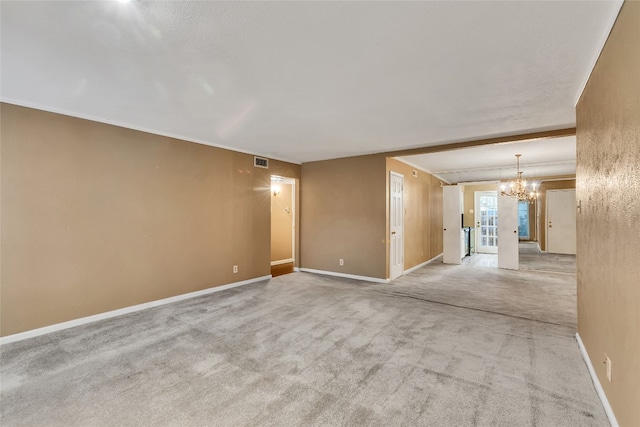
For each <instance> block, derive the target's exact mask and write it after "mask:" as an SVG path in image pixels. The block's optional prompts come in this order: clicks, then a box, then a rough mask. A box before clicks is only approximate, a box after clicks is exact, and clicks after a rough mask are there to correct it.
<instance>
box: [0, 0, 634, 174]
mask: <svg viewBox="0 0 640 427" xmlns="http://www.w3.org/2000/svg"><path fill="white" fill-rule="evenodd" d="M621 4H622V1H621V0H613V1H553V2H540V1H534V2H523V1H510V2H504V1H499V2H489V1H467V2H465V1H461V2H456V1H445V2H391V1H388V2H205V1H202V2H155V1H153V2H152V1H141V2H133V3H128V4H124V3H120V2H116V1H68V2H59V1H45V2H25V1H18V2H12V1H2V2H1V5H0V7H1V48H2V52H1V53H2V63H1V71H2V77H1V87H0V89H1V90H0V94H1V98H2V100H3V101H6V102H11V103H15V104H19V105H26V106H33V107H36V108H41V109H45V110H49V111H55V112H62V113H66V114H70V115H74V116H78V117H85V118H91V119H94V120H98V121H102V122H107V123H114V124H119V125H123V126H126V127H130V128H134V129H140V130H147V131H151V132H154V133H158V134H162V135H169V136H176V137H180V138H183V139H187V140H191V141H196V142H201V143H205V144H210V145H216V146H222V147H230V148H233V149H236V150H239V151H246V152H252V153H256V154H262V155H266V156H270V157H275V158H280V159H285V160H291V161H294V162H298V163H300V162H308V161H313V160H321V159H327V158H335V157H345V156H351V155H358V154H365V153H373V152H384V151H392V150H397V149H404V148H413V147H422V146H431V145H437V144H440V143H444V142H454V141H463V140H470V139H477V138H484V137H489V136H499V135H513V134H518V133H526V132H531V131H537V130H549V129H558V128H564V127H571V126H574V124H575V113H574V103H575V101H576V99H577V97H578V95H579V93H580V91H581V87H582V85H583V84H584V82H585V80H586V78H587V76H588V74H589V73H590V70H591V67H592V65H593V63H594V61H595V59H596V58H597V55H598V53H599V52H600V49H601V47H602V45H603V43H604V40H605V39H606V37H607V35H608V33H609V31H610V28H611V26H612V24H613V22H614V19H615V16H616V15H617V13H618V11H619V9H620V6H621Z"/></svg>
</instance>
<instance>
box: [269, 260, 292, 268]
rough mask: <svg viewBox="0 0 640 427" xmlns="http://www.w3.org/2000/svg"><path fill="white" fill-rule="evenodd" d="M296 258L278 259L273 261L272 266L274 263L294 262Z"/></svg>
mask: <svg viewBox="0 0 640 427" xmlns="http://www.w3.org/2000/svg"><path fill="white" fill-rule="evenodd" d="M294 261H295V260H294V259H293V258H289V259H281V260H278V261H271V267H273V266H274V265H282V264H289V263H290V262H294Z"/></svg>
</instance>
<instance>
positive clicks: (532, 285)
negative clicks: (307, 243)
mask: <svg viewBox="0 0 640 427" xmlns="http://www.w3.org/2000/svg"><path fill="white" fill-rule="evenodd" d="M541 256H542V255H541ZM567 260H568V261H567ZM572 260H573V262H575V257H572V258H567V259H565V261H566V263H567V265H569V266H570V265H571V262H572ZM534 264H535V262H534ZM543 264H544V262H542V264H541V265H543ZM551 264H554V263H553V262H551ZM534 267H535V266H534ZM569 268H570V267H569ZM575 287H576V286H575V275H574V274H571V273H570V272H566V271H565V272H550V271H546V270H545V271H542V272H541V271H538V272H536V271H535V270H533V269H529V270H523V271H518V272H513V271H505V270H498V269H495V268H482V267H473V266H465V265H461V266H445V265H443V264H442V263H441V262H440V261H435V262H433V263H431V264H429V265H427V266H426V267H423V268H421V269H420V270H418V271H416V272H413V273H411V274H408V275H406V276H404V277H402V278H400V279H399V280H397V281H394V282H392V283H390V284H371V283H365V282H358V281H355V280H346V279H337V278H331V277H323V276H318V275H312V274H308V273H294V274H289V275H285V276H280V277H277V278H274V279H272V280H270V281H267V282H261V283H256V284H252V285H247V286H243V287H240V288H235V289H230V290H226V291H221V292H218V293H214V294H211V295H208V296H204V297H199V298H194V299H190V300H186V301H182V302H179V303H175V304H170V305H166V306H162V307H158V308H154V309H149V310H145V311H142V312H138V313H134V314H131V315H127V316H122V317H119V318H114V319H110V320H106V321H101V322H98V323H93V324H90V325H85V326H81V327H77V328H73V329H68V330H65V331H61V332H58V333H54V334H49V335H46V336H42V337H38V338H34V339H29V340H25V341H21V342H16V343H12V344H5V345H3V346H2V347H1V356H2V364H1V372H0V374H1V377H0V378H1V381H2V383H1V393H2V394H1V401H0V405H1V416H2V418H1V419H0V423H1V424H2V425H3V426H12V425H25V426H27V425H28V426H40V425H42V426H45V425H46V426H58V425H59V426H70V425H75V426H93V425H105V426H106V425H109V426H127V425H136V426H138V425H172V426H183V425H184V426H206V425H211V426H214V425H215V426H257V425H260V426H298V425H304V426H307V425H334V426H335V425H354V426H355V425H367V426H369V425H370V426H413V425H430V426H472V425H476V426H489V425H491V426H496V425H497V426H527V425H529V426H554V427H556V426H573V425H576V426H578V425H579V426H605V425H608V422H607V418H606V415H605V413H604V410H603V409H602V405H601V403H600V401H599V400H598V397H597V395H596V392H595V390H594V387H593V384H592V383H591V380H590V378H589V375H588V372H587V368H586V366H585V364H584V362H583V360H582V358H581V355H580V352H579V350H578V346H577V343H576V341H575V338H574V334H575V317H576V314H575Z"/></svg>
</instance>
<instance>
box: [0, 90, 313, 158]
mask: <svg viewBox="0 0 640 427" xmlns="http://www.w3.org/2000/svg"><path fill="white" fill-rule="evenodd" d="M0 101H2V102H6V103H7V104H12V105H17V106H19V107H27V108H32V109H34V110H40V111H46V112H49V113H55V114H61V115H63V116H69V117H75V118H77V119H83V120H89V121H92V122H97V123H104V124H107V125H112V126H118V127H121V128H125V129H132V130H137V131H140V132H145V133H149V134H152V135H158V136H165V137H167V138H174V139H180V140H182V141H186V142H193V143H195V144H202V145H208V146H210V147H215V148H222V149H223V150H229V151H235V152H236V153H244V154H251V155H252V156H258V157H264V158H266V159H271V160H280V161H282V162H287V163H293V164H296V165H300V164H302V163H300V162H297V161H295V160H289V159H285V158H283V157H273V156H270V155H269V156H267V155H266V154H261V153H256V152H253V151H248V150H242V149H240V148H237V147H230V146H228V145H223V144H214V143H212V142H210V141H205V140H204V139H198V138H191V137H186V136H184V135H180V134H177V133H171V132H161V131H158V130H151V129H148V128H145V127H143V126H134V125H131V124H128V123H124V122H119V121H117V120H107V119H101V118H98V117H95V116H91V115H88V114H80V113H74V112H71V111H68V110H65V109H62V108H52V107H44V106H42V105H38V104H33V103H31V102H23V101H18V100H16V99H12V98H6V97H0Z"/></svg>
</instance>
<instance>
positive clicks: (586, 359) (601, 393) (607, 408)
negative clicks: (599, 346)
mask: <svg viewBox="0 0 640 427" xmlns="http://www.w3.org/2000/svg"><path fill="white" fill-rule="evenodd" d="M576 341H578V347H580V353H582V358H583V359H584V363H586V364H587V369H589V375H591V381H593V386H594V387H595V389H596V393H598V397H599V398H600V400H601V401H602V406H604V412H605V413H606V414H607V418H609V423H610V424H611V426H612V427H618V426H619V425H620V424H618V421H617V420H616V416H615V414H614V413H613V409H611V405H609V400H608V399H607V395H606V394H605V392H604V389H603V388H602V384H600V380H599V379H598V376H597V375H596V371H595V369H593V365H592V364H591V359H589V353H587V349H586V348H585V346H584V343H583V342H582V339H581V338H580V334H579V333H576Z"/></svg>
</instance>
